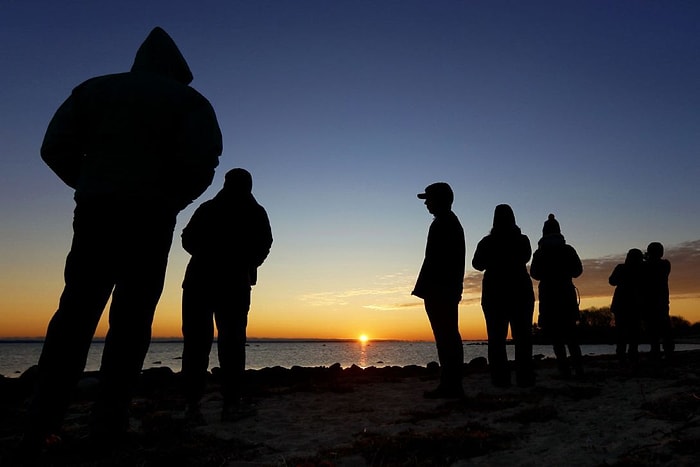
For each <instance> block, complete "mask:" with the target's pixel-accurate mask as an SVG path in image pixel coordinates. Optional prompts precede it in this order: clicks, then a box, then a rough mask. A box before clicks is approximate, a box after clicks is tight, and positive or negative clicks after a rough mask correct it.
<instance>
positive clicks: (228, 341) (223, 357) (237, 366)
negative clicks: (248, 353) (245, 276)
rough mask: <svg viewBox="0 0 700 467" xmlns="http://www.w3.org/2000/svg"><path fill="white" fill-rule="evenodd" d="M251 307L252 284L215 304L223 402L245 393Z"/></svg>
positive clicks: (233, 399)
mask: <svg viewBox="0 0 700 467" xmlns="http://www.w3.org/2000/svg"><path fill="white" fill-rule="evenodd" d="M249 310H250V288H249V287H248V288H243V289H240V290H235V291H234V292H233V293H232V295H231V296H230V297H226V299H225V300H223V301H222V302H220V303H219V304H217V307H216V312H215V315H214V316H215V318H216V328H217V330H218V339H217V347H218V355H219V364H220V365H221V373H222V381H221V385H222V387H221V389H222V394H223V397H224V404H235V403H236V402H237V401H238V400H240V398H241V396H242V394H243V382H244V376H245V344H246V327H247V325H248V311H249Z"/></svg>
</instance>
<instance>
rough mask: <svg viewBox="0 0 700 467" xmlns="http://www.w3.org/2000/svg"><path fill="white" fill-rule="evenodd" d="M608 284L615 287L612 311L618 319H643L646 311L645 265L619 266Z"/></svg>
mask: <svg viewBox="0 0 700 467" xmlns="http://www.w3.org/2000/svg"><path fill="white" fill-rule="evenodd" d="M608 282H609V283H610V285H613V286H615V292H614V293H613V298H612V304H611V305H610V311H612V312H613V314H615V316H616V317H617V319H620V318H623V319H626V318H637V319H641V315H642V313H643V311H644V308H643V307H644V270H643V264H642V263H639V264H636V263H623V264H618V265H617V266H615V269H613V272H612V274H611V275H610V278H609V279H608Z"/></svg>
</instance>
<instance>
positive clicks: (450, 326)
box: [425, 300, 464, 389]
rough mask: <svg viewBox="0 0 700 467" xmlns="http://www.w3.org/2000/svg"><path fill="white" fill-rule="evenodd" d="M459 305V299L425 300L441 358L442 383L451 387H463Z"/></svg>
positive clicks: (462, 351) (462, 352)
mask: <svg viewBox="0 0 700 467" xmlns="http://www.w3.org/2000/svg"><path fill="white" fill-rule="evenodd" d="M458 306H459V302H457V301H443V300H425V311H426V314H427V315H428V320H429V321H430V326H431V328H432V330H433V336H434V337H435V345H436V347H437V351H438V359H439V360H440V366H441V372H440V385H441V386H443V387H446V388H450V389H452V388H459V389H461V387H462V369H463V366H464V348H463V346H462V336H461V335H460V334H459V318H458V315H459V311H458Z"/></svg>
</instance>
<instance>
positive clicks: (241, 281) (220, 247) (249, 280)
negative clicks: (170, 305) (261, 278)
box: [182, 189, 272, 292]
mask: <svg viewBox="0 0 700 467" xmlns="http://www.w3.org/2000/svg"><path fill="white" fill-rule="evenodd" d="M182 246H183V248H184V249H185V250H186V251H187V252H188V253H190V254H191V255H192V258H191V259H190V262H189V264H188V265H187V271H186V273H185V280H184V282H183V287H204V288H207V289H208V290H211V291H212V292H216V291H221V290H223V291H225V290H229V289H231V288H235V287H238V288H241V287H244V288H248V287H250V286H252V285H255V284H256V282H257V268H258V267H259V266H260V265H261V264H262V263H263V261H265V258H267V255H268V254H269V253H270V247H271V246H272V230H271V228H270V221H269V219H268V217H267V212H266V211H265V209H264V208H263V207H262V206H260V205H259V204H258V202H257V201H256V200H255V198H254V197H253V195H252V194H249V193H245V194H240V193H234V194H232V193H229V192H228V190H227V189H223V190H221V191H220V192H219V193H218V194H217V195H216V196H215V197H214V198H213V199H211V200H209V201H206V202H204V203H202V205H201V206H200V207H199V208H197V210H196V211H195V213H194V215H193V216H192V219H190V222H189V223H188V224H187V226H186V227H185V229H184V230H183V231H182Z"/></svg>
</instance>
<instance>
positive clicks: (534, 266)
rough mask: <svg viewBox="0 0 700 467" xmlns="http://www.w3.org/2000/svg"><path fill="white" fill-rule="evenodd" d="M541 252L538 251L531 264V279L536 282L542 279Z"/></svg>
mask: <svg viewBox="0 0 700 467" xmlns="http://www.w3.org/2000/svg"><path fill="white" fill-rule="evenodd" d="M539 258H540V250H536V251H535V253H534V254H533V255H532V263H531V264H530V277H532V278H533V279H535V280H540V279H541V278H542V276H541V272H540V259H539Z"/></svg>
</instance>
